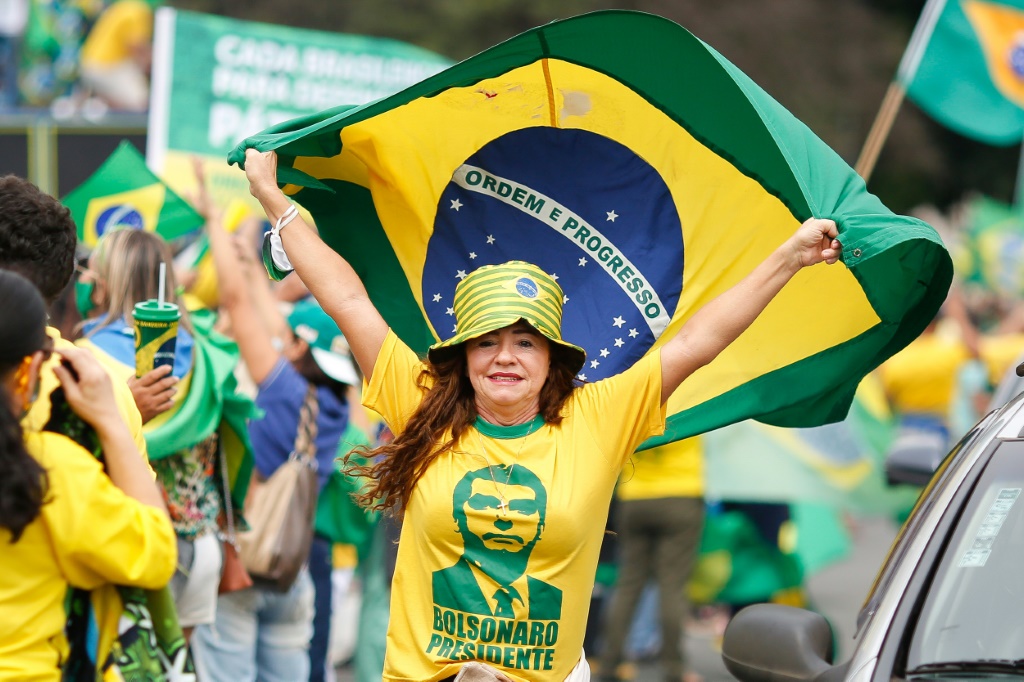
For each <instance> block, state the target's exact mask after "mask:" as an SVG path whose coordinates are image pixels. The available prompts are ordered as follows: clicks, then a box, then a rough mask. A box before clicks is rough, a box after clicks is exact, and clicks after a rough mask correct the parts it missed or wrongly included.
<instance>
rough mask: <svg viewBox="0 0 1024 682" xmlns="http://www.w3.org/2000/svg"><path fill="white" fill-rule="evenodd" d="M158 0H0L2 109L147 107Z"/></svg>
mask: <svg viewBox="0 0 1024 682" xmlns="http://www.w3.org/2000/svg"><path fill="white" fill-rule="evenodd" d="M159 4H160V2H159V0H108V1H98V2H74V3H66V2H31V1H30V0H4V1H3V2H0V113H3V112H9V111H15V110H19V109H22V108H38V107H50V108H51V110H52V112H53V114H54V115H55V116H58V117H61V116H68V115H71V114H73V113H75V112H80V113H82V114H83V115H86V116H92V115H101V114H103V113H105V112H106V111H108V110H112V111H126V112H144V111H146V110H147V109H148V107H149V79H150V69H151V62H152V50H153V18H154V9H155V7H156V6H158V5H159Z"/></svg>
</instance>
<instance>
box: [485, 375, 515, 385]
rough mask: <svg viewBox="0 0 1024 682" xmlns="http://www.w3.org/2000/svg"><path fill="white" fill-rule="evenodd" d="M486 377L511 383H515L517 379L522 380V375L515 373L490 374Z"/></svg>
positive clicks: (499, 381)
mask: <svg viewBox="0 0 1024 682" xmlns="http://www.w3.org/2000/svg"><path fill="white" fill-rule="evenodd" d="M487 378H488V379H490V380H491V381H496V382H498V383H506V384H513V383H515V382H517V381H522V380H523V378H522V377H520V376H518V375H515V374H492V375H490V376H489V377H487Z"/></svg>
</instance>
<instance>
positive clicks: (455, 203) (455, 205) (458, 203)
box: [452, 199, 462, 212]
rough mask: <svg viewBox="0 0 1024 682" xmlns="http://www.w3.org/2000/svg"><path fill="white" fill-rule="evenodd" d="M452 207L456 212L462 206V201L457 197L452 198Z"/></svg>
mask: <svg viewBox="0 0 1024 682" xmlns="http://www.w3.org/2000/svg"><path fill="white" fill-rule="evenodd" d="M452 208H454V209H455V210H456V212H458V210H459V209H460V208H462V202H461V201H459V200H458V199H452Z"/></svg>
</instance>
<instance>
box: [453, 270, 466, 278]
mask: <svg viewBox="0 0 1024 682" xmlns="http://www.w3.org/2000/svg"><path fill="white" fill-rule="evenodd" d="M455 276H456V277H458V278H459V279H466V271H465V270H459V271H458V272H456V273H455Z"/></svg>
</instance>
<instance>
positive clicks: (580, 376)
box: [576, 374, 587, 381]
mask: <svg viewBox="0 0 1024 682" xmlns="http://www.w3.org/2000/svg"><path fill="white" fill-rule="evenodd" d="M576 378H577V379H579V380H580V381H586V380H587V375H586V374H577V375H576Z"/></svg>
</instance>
